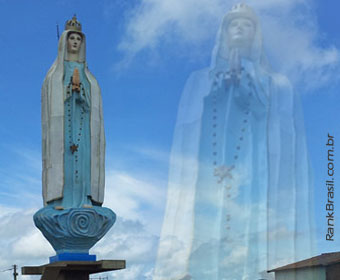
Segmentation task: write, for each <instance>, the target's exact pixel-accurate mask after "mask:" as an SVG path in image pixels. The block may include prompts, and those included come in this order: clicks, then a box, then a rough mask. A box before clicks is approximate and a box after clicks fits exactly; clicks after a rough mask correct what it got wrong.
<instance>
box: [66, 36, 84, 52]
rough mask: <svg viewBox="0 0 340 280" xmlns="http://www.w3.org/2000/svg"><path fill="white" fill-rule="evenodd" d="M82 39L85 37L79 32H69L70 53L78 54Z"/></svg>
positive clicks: (68, 48)
mask: <svg viewBox="0 0 340 280" xmlns="http://www.w3.org/2000/svg"><path fill="white" fill-rule="evenodd" d="M82 41H83V38H82V36H81V35H80V34H79V33H71V34H69V36H68V38H67V51H68V52H69V53H74V54H78V53H79V50H80V46H81V43H82Z"/></svg>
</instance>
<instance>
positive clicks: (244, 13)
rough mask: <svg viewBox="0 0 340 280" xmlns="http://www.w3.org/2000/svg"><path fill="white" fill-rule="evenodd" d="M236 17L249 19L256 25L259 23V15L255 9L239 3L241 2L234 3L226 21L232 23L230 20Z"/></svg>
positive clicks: (226, 16)
mask: <svg viewBox="0 0 340 280" xmlns="http://www.w3.org/2000/svg"><path fill="white" fill-rule="evenodd" d="M236 18H246V19H249V20H251V21H252V22H253V24H255V25H257V22H258V19H257V16H256V14H255V12H254V10H253V9H252V8H251V7H249V6H248V5H247V4H244V3H239V4H236V5H234V6H233V7H232V8H231V10H230V11H229V12H228V13H227V14H226V15H225V18H224V20H225V21H226V23H227V24H230V22H231V21H232V20H233V19H236Z"/></svg>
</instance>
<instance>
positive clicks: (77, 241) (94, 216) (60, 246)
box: [34, 206, 116, 262]
mask: <svg viewBox="0 0 340 280" xmlns="http://www.w3.org/2000/svg"><path fill="white" fill-rule="evenodd" d="M115 221H116V215H115V213H114V212H113V211H112V210H110V209H109V208H105V207H99V206H93V207H92V208H69V209H64V210H56V209H54V208H53V207H49V206H47V207H44V208H42V209H40V210H39V211H38V212H37V213H35V215H34V223H35V225H36V226H37V228H39V229H40V231H41V232H42V234H43V235H44V236H45V237H46V239H47V240H48V241H49V242H50V244H51V245H52V247H53V248H54V250H55V251H56V252H57V256H56V257H53V258H51V262H53V260H54V261H59V260H70V261H71V260H73V261H74V260H79V261H82V260H95V259H84V258H79V259H74V256H77V254H78V255H79V256H85V255H87V256H91V255H88V253H89V250H90V248H91V247H92V246H93V245H94V244H96V243H97V242H98V241H99V240H100V239H101V238H102V237H103V236H104V235H105V234H106V233H107V231H108V230H109V229H110V228H111V227H112V226H113V224H114V222H115ZM58 256H60V257H61V256H63V257H64V258H63V259H61V258H60V257H58ZM65 256H71V259H65Z"/></svg>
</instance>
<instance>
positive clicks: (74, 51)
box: [62, 15, 85, 61]
mask: <svg viewBox="0 0 340 280" xmlns="http://www.w3.org/2000/svg"><path fill="white" fill-rule="evenodd" d="M63 34H65V35H63V36H62V37H65V38H63V40H62V41H64V43H65V44H66V45H64V43H63V44H62V47H63V48H64V46H65V47H66V48H65V49H66V51H67V52H66V54H65V59H66V60H71V61H84V58H85V49H84V46H83V45H84V42H83V41H84V34H83V33H82V26H81V23H80V22H79V21H78V20H77V17H76V15H74V16H73V17H72V19H70V20H67V21H66V23H65V31H64V32H63Z"/></svg>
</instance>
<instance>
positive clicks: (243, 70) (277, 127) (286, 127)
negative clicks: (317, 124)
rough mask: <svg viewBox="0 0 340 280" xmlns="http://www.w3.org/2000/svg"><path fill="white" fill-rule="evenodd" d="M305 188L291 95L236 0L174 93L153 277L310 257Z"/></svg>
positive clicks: (240, 269) (219, 277) (219, 278)
mask: <svg viewBox="0 0 340 280" xmlns="http://www.w3.org/2000/svg"><path fill="white" fill-rule="evenodd" d="M287 43H289V42H287ZM312 193H313V185H312V182H311V174H310V168H309V163H308V156H307V147H306V139H305V134H304V128H303V122H302V112H301V109H300V106H299V103H298V99H297V97H296V94H295V93H294V91H293V90H292V87H291V85H290V83H289V81H288V80H287V78H286V77H284V76H283V75H280V74H277V73H275V72H273V71H272V70H271V68H270V66H269V64H268V62H267V60H266V57H265V55H264V52H263V48H262V35H261V27H260V22H259V20H258V18H257V16H256V14H255V13H254V11H253V10H252V9H251V8H250V7H249V6H247V5H245V4H237V5H235V6H234V7H233V8H232V9H231V10H230V11H229V12H228V13H227V14H226V15H225V17H224V18H223V21H222V24H221V27H220V30H219V32H218V36H217V42H216V46H215V48H214V51H213V58H212V63H211V67H210V68H208V69H203V70H200V71H197V72H194V73H193V74H192V75H191V76H190V78H189V79H188V81H187V84H186V86H185V89H184V92H183V94H182V97H181V101H180V105H179V111H178V118H177V124H176V128H175V133H174V142H173V147H172V152H171V161H170V171H169V187H168V199H167V205H166V210H165V217H164V222H163V228H162V232H161V237H160V244H159V251H158V257H157V263H156V269H155V274H154V280H179V279H193V280H202V279H204V280H224V279H228V280H241V279H242V280H257V279H272V278H271V277H272V276H270V275H269V274H267V273H266V271H267V270H269V269H270V268H275V267H277V266H280V265H285V264H288V263H291V262H294V261H297V260H301V259H303V258H306V257H311V256H312V255H313V252H314V251H313V250H314V249H313V246H314V242H315V240H314V238H313V236H314V234H313V230H314V228H313V197H312Z"/></svg>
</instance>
